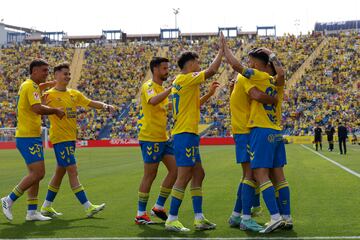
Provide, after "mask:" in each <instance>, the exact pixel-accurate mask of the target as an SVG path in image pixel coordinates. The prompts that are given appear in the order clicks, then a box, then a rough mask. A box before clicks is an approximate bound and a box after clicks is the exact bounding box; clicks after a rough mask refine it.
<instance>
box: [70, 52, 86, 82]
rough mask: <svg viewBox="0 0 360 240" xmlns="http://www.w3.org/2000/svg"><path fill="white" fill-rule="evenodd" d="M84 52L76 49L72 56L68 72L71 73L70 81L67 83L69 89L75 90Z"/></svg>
mask: <svg viewBox="0 0 360 240" xmlns="http://www.w3.org/2000/svg"><path fill="white" fill-rule="evenodd" d="M85 50H86V49H83V48H76V49H75V52H74V56H73V59H72V62H71V66H70V71H71V81H70V83H69V88H72V89H76V88H77V86H78V82H79V80H80V77H81V70H82V66H83V64H84V56H85Z"/></svg>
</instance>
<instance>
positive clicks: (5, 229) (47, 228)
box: [0, 218, 108, 238]
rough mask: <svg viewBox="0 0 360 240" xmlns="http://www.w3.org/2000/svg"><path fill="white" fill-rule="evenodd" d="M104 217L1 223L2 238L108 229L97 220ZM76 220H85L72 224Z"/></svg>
mask: <svg viewBox="0 0 360 240" xmlns="http://www.w3.org/2000/svg"><path fill="white" fill-rule="evenodd" d="M101 220H103V219H102V218H77V219H68V220H66V219H59V218H57V219H53V220H51V221H46V222H35V221H32V222H29V221H26V222H23V223H21V224H13V223H9V222H8V223H1V224H0V227H1V231H0V236H1V238H30V237H34V236H35V237H52V236H54V235H58V231H63V230H65V229H66V230H69V229H76V228H80V229H81V228H84V227H90V228H99V229H107V228H108V227H103V226H99V225H98V224H97V223H96V222H97V221H101ZM74 222H83V223H82V224H86V225H80V226H71V224H72V223H74Z"/></svg>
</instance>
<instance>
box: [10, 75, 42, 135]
mask: <svg viewBox="0 0 360 240" xmlns="http://www.w3.org/2000/svg"><path fill="white" fill-rule="evenodd" d="M35 104H41V92H40V88H39V85H38V84H36V83H35V82H34V81H33V80H31V79H27V80H26V81H25V82H23V83H22V84H21V86H20V89H19V92H18V95H17V97H16V115H17V126H16V133H15V137H19V138H21V137H24V138H25V137H40V136H41V115H39V114H36V113H35V112H33V111H32V110H31V106H32V105H35Z"/></svg>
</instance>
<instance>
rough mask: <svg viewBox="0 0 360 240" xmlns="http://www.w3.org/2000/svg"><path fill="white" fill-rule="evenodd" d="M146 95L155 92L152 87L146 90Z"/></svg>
mask: <svg viewBox="0 0 360 240" xmlns="http://www.w3.org/2000/svg"><path fill="white" fill-rule="evenodd" d="M146 92H147V94H148V95H153V94H154V93H155V92H154V89H149V90H147V91H146Z"/></svg>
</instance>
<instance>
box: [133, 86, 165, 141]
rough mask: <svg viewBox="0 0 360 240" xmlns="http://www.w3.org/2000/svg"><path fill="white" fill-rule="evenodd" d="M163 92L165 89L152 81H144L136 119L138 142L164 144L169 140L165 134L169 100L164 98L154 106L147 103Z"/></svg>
mask: <svg viewBox="0 0 360 240" xmlns="http://www.w3.org/2000/svg"><path fill="white" fill-rule="evenodd" d="M164 91H165V89H164V88H163V87H162V86H161V85H159V84H157V83H156V82H154V81H153V80H152V79H150V80H148V81H146V82H145V83H144V84H143V85H142V87H141V96H140V102H141V109H140V114H139V117H138V118H139V120H138V128H139V135H138V139H139V140H140V141H149V142H165V141H167V140H168V138H169V137H168V135H167V132H166V125H167V105H168V104H169V100H168V99H167V98H165V99H164V100H163V101H162V102H161V103H159V104H157V105H155V106H154V105H152V104H150V103H149V101H150V99H151V98H152V97H154V96H156V95H158V94H159V93H162V92H164Z"/></svg>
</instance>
